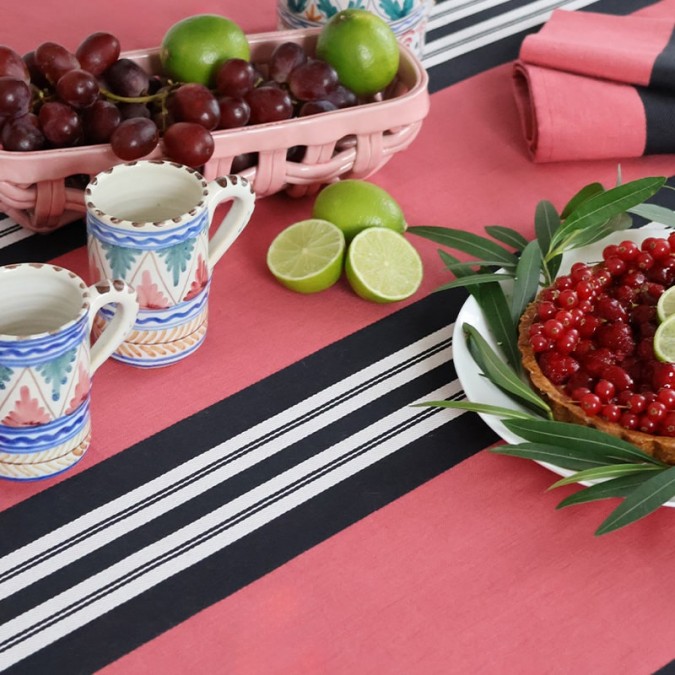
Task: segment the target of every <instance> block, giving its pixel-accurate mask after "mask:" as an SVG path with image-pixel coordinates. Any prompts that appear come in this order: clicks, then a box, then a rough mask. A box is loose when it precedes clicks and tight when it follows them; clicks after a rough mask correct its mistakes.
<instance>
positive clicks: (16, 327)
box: [0, 264, 87, 337]
mask: <svg viewBox="0 0 675 675" xmlns="http://www.w3.org/2000/svg"><path fill="white" fill-rule="evenodd" d="M86 290H87V289H86V286H85V285H84V282H83V281H82V280H81V279H80V278H79V277H77V276H76V275H75V274H73V273H72V272H69V271H68V270H64V269H63V268H60V267H55V266H51V265H37V264H36V265H32V264H24V265H16V266H10V267H5V268H1V269H0V336H6V337H27V336H34V335H36V334H40V333H50V332H55V331H57V330H59V329H61V328H63V327H64V326H65V325H66V324H68V323H70V322H72V321H75V320H76V319H78V318H79V317H80V316H81V315H82V314H83V313H84V312H86V309H87V305H86Z"/></svg>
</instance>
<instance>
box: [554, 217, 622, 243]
mask: <svg viewBox="0 0 675 675" xmlns="http://www.w3.org/2000/svg"><path fill="white" fill-rule="evenodd" d="M632 225H633V219H632V218H631V217H630V216H629V215H628V214H627V213H619V214H617V215H616V216H614V217H613V218H610V219H609V220H608V221H606V222H604V223H602V224H601V225H598V226H596V227H591V228H588V229H585V230H577V231H576V232H573V233H572V235H571V236H570V238H569V239H568V240H567V241H566V242H565V243H564V248H565V250H566V251H570V250H572V249H575V248H580V247H582V246H588V245H589V244H594V243H595V242H596V241H600V240H601V239H604V238H605V237H607V236H608V235H610V234H612V233H613V232H619V231H620V230H629V229H630V228H631V227H632Z"/></svg>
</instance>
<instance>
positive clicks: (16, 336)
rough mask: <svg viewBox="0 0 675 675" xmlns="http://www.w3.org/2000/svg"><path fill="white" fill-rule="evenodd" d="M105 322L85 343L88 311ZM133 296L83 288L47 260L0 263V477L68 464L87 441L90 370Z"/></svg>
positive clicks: (118, 285) (120, 328) (123, 287)
mask: <svg viewBox="0 0 675 675" xmlns="http://www.w3.org/2000/svg"><path fill="white" fill-rule="evenodd" d="M109 303H114V309H113V320H112V321H111V322H110V324H109V325H108V327H107V329H106V330H105V331H103V332H102V333H101V335H100V336H99V338H98V340H97V341H96V343H95V344H94V346H93V347H91V346H90V333H91V329H92V324H93V321H94V317H95V315H96V312H97V311H98V310H99V309H100V308H101V307H103V306H104V305H107V304H109ZM137 310H138V303H137V301H136V293H135V292H134V291H133V289H132V288H131V287H130V286H128V285H127V284H125V283H124V282H122V281H101V282H99V283H98V284H97V285H95V286H89V287H87V285H86V284H85V283H84V281H82V279H80V278H79V277H78V276H77V275H76V274H74V273H73V272H70V271H69V270H66V269H64V268H62V267H57V266H55V265H48V264H42V263H22V264H16V265H7V266H5V267H0V477H2V478H8V479H14V480H35V479H38V478H45V477H47V476H53V475H55V474H57V473H61V472H62V471H65V470H66V469H68V468H70V467H71V466H73V465H74V464H76V463H77V462H78V461H79V460H80V459H81V458H82V456H83V455H84V453H85V452H86V450H87V448H88V447H89V444H90V441H91V423H90V415H89V399H90V392H91V379H92V375H93V374H94V372H96V370H97V369H98V367H99V366H100V365H101V364H102V363H103V362H104V361H105V360H106V359H107V358H108V357H109V356H110V355H111V354H112V352H113V351H114V350H115V349H116V348H117V346H118V345H119V344H120V342H121V341H122V340H123V339H124V336H125V335H126V334H127V333H128V332H129V330H131V327H132V326H133V324H134V319H135V318H136V312H137Z"/></svg>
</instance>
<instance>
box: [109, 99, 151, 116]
mask: <svg viewBox="0 0 675 675" xmlns="http://www.w3.org/2000/svg"><path fill="white" fill-rule="evenodd" d="M117 108H118V110H119V111H120V115H121V116H122V119H123V120H130V119H131V118H132V117H145V118H147V119H150V118H151V117H152V113H151V112H150V108H148V106H147V105H146V104H145V103H140V102H137V103H118V104H117Z"/></svg>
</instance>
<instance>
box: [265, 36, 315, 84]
mask: <svg viewBox="0 0 675 675" xmlns="http://www.w3.org/2000/svg"><path fill="white" fill-rule="evenodd" d="M306 60H307V55H306V54H305V51H304V49H303V48H302V47H301V46H300V45H299V44H296V43H295V42H283V43H282V44H280V45H278V46H277V47H276V48H275V49H274V51H273V52H272V57H271V58H270V64H269V72H270V78H271V79H272V80H274V81H275V82H279V83H282V84H283V83H285V82H288V77H289V75H290V74H291V72H293V70H294V69H295V68H297V67H298V66H299V65H302V64H303V63H304V62H305V61H306Z"/></svg>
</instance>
